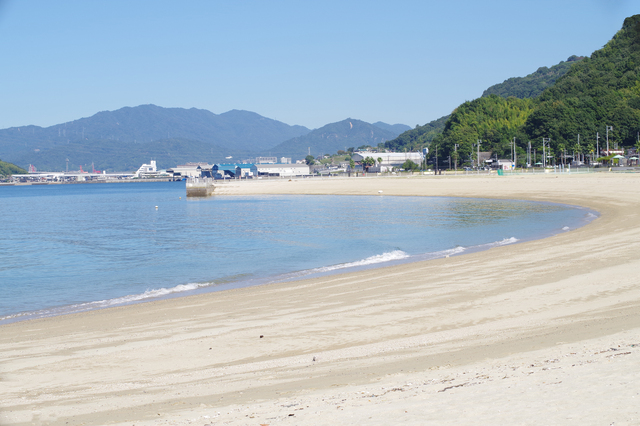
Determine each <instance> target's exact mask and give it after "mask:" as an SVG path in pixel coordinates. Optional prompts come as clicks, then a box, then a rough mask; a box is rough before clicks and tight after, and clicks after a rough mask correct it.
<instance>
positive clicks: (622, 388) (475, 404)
mask: <svg viewBox="0 0 640 426" xmlns="http://www.w3.org/2000/svg"><path fill="white" fill-rule="evenodd" d="M378 191H383V192H382V196H390V195H419V196H459V197H482V198H507V199H528V200H546V201H554V202H563V203H568V204H575V205H581V206H586V207H590V208H593V209H595V210H597V211H598V212H600V213H601V216H600V217H599V218H598V219H596V220H594V221H593V222H592V223H591V224H590V225H588V226H585V227H583V228H580V229H577V230H572V231H569V232H565V233H561V234H559V235H557V236H554V237H551V238H547V239H544V240H538V241H531V242H526V243H521V244H515V245H509V246H503V247H497V248H494V249H491V250H488V251H484V252H480V253H471V254H465V255H462V256H455V257H450V258H445V259H437V260H432V261H427V262H418V263H412V264H406V265H399V266H390V267H386V268H380V269H374V270H366V271H359V272H352V273H346V274H341V275H332V276H327V277H321V278H315V279H308V280H302V281H297V282H288V283H280V284H272V285H264V286H259V287H254V288H246V289H239V290H231V291H226V292H221V293H211V294H206V295H198V296H192V297H183V298H179V299H171V300H162V301H157V302H150V303H144V304H139V305H131V306H125V307H118V308H112V309H105V310H100V311H94V312H88V313H82V314H75V315H67V316H60V317H55V318H46V319H39V320H32V321H25V322H19V323H14V324H7V325H3V326H0V425H31V424H56V425H57V424H60V425H81V424H85V425H102V424H118V425H120V424H121V425H165V424H166V425H188V424H194V425H207V424H209V425H214V424H216V425H217V424H237V425H244V424H247V425H264V424H269V425H275V424H290V425H317V424H327V425H329V424H349V425H356V424H358V425H359V424H376V425H389V424H415V425H425V424H433V425H440V424H452V425H454V424H455V425H459V424H474V425H475V424H509V425H511V424H531V425H534V424H535V425H540V424H580V425H584V424H587V425H591V424H593V425H609V424H615V425H625V424H628V425H637V424H640V408H639V407H640V368H639V367H638V366H640V278H639V277H638V275H639V274H640V176H635V175H633V174H614V173H595V174H588V175H587V174H585V175H576V174H571V175H569V174H566V175H555V174H538V175H516V176H500V177H499V176H493V175H492V176H424V177H418V176H414V177H410V178H407V177H403V178H398V177H394V178H351V179H337V178H330V179H325V180H312V179H294V180H291V181H288V180H277V181H250V182H240V183H230V184H226V185H223V186H221V187H220V188H218V189H217V192H218V195H216V196H232V195H233V194H356V195H378V194H379V192H378ZM225 194H228V195H225ZM399 202H401V200H400V201H399ZM34 297H37V295H34ZM261 336H262V337H261Z"/></svg>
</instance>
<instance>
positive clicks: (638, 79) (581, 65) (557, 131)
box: [525, 15, 640, 148]
mask: <svg viewBox="0 0 640 426" xmlns="http://www.w3.org/2000/svg"><path fill="white" fill-rule="evenodd" d="M539 100H540V103H539V105H538V106H537V107H536V110H535V111H534V112H533V113H532V114H531V115H530V117H529V119H528V120H527V123H526V125H525V130H526V133H527V135H528V137H529V138H530V139H531V140H535V141H540V140H541V139H542V138H543V137H544V138H551V141H552V147H555V148H558V147H562V146H563V147H565V148H569V147H572V146H573V145H574V144H575V143H576V141H577V135H578V134H580V135H581V140H582V141H588V143H592V144H595V142H596V132H598V133H599V134H600V136H601V137H602V136H603V135H604V133H605V131H606V130H605V129H606V126H613V132H610V133H609V138H610V140H613V141H615V142H617V143H619V144H622V145H624V146H632V145H634V144H635V141H636V138H637V132H638V131H640V15H635V16H632V17H630V18H627V19H625V22H624V25H623V27H622V29H621V30H620V31H619V32H618V33H617V34H616V35H615V37H614V38H613V39H612V40H611V41H610V42H609V43H607V45H605V46H604V47H603V48H602V49H600V50H598V51H596V52H594V53H593V54H592V55H591V57H590V58H586V59H584V60H583V61H580V62H578V63H576V64H575V65H574V66H573V67H572V68H571V69H570V70H569V72H567V74H565V75H564V76H563V77H562V78H560V79H558V81H557V82H556V84H555V85H554V86H553V87H551V88H549V89H548V90H546V91H545V92H544V93H543V94H542V95H541V96H540V98H539ZM600 142H602V140H601V141H600Z"/></svg>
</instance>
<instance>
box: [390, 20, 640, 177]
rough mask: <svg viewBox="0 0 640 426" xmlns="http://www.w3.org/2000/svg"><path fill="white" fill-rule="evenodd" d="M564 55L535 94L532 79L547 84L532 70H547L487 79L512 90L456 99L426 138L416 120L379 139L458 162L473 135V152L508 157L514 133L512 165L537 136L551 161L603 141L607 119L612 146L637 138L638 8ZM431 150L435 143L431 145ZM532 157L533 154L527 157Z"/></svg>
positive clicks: (468, 156) (467, 156) (473, 157)
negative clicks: (588, 47) (598, 43)
mask: <svg viewBox="0 0 640 426" xmlns="http://www.w3.org/2000/svg"><path fill="white" fill-rule="evenodd" d="M569 59H570V60H569V61H568V62H566V63H562V64H560V66H556V67H558V68H556V67H552V68H551V70H554V71H553V72H554V73H556V74H557V73H559V72H561V71H562V70H565V73H564V75H561V76H560V77H558V78H557V80H555V83H553V82H550V83H549V84H552V85H551V86H549V87H547V88H546V89H545V90H544V91H543V92H542V94H541V95H540V96H538V97H530V98H527V96H534V95H535V94H537V92H536V90H537V89H536V90H533V88H534V86H537V85H542V84H547V83H545V81H547V80H539V81H538V82H537V83H535V78H534V77H535V74H540V76H539V77H541V78H542V77H545V75H546V76H547V77H548V76H549V75H550V74H551V70H548V71H545V70H544V69H542V71H541V70H538V72H536V73H534V75H532V76H528V77H527V78H524V79H522V80H507V82H505V83H509V84H504V85H502V86H500V87H494V88H495V89H496V90H495V91H496V92H498V93H499V94H502V95H505V94H513V95H516V96H515V97H514V96H511V97H507V98H505V97H503V96H498V95H497V94H495V93H492V94H488V95H486V96H484V97H481V98H479V99H476V100H474V101H470V102H465V103H464V104H462V105H460V106H459V107H458V108H457V109H456V110H455V111H454V112H453V113H452V114H451V116H450V117H449V118H448V120H447V121H446V124H445V126H444V128H443V130H442V133H441V134H439V135H436V136H435V137H433V138H432V139H431V143H429V142H427V140H426V138H425V134H426V132H425V131H424V130H423V129H421V128H416V129H413V130H412V131H410V132H406V133H404V134H402V135H400V136H399V137H398V138H396V139H395V140H393V141H389V142H388V143H387V145H388V146H389V147H393V148H395V149H400V150H401V149H402V148H406V147H410V148H411V149H416V148H420V147H421V146H424V145H426V146H429V145H434V144H436V145H437V146H438V148H439V149H438V150H437V152H438V157H439V158H440V159H441V161H442V160H445V159H447V157H448V156H451V158H452V159H454V160H455V159H456V157H457V159H459V161H458V164H463V163H465V162H466V163H474V162H476V161H477V151H478V148H477V145H476V143H477V141H478V140H480V141H481V145H480V151H481V152H486V151H491V152H492V156H494V157H498V158H511V152H512V149H513V145H512V144H513V142H514V138H515V151H516V153H517V159H518V163H519V164H520V165H522V164H523V163H524V161H525V154H526V149H527V147H528V145H529V143H531V146H532V149H533V150H536V151H537V153H538V155H539V154H540V153H541V152H542V140H543V138H545V139H547V138H548V139H549V140H550V147H551V153H552V155H553V157H554V158H555V159H556V161H557V162H559V161H561V156H562V154H563V153H565V152H566V153H567V154H568V155H569V156H571V155H572V154H573V153H574V152H582V153H585V154H589V153H593V152H594V151H595V147H596V135H599V137H600V139H599V146H600V149H603V147H604V146H605V144H606V141H605V134H606V128H607V126H612V127H613V130H611V131H610V132H609V143H610V146H611V147H612V148H613V147H614V146H615V145H616V144H618V145H619V146H623V147H631V146H634V145H637V144H638V145H640V143H639V142H638V139H640V138H639V134H640V15H635V16H632V17H630V18H627V19H625V22H624V25H623V27H622V29H621V30H620V31H619V32H618V33H617V34H616V35H615V36H614V38H613V39H612V40H611V41H610V42H609V43H607V44H606V45H605V46H604V48H602V49H600V50H598V51H596V52H594V53H593V54H592V55H591V57H589V58H584V59H581V58H575V57H572V58H569ZM567 67H568V70H567V69H566V68H567ZM529 77H530V78H529ZM548 81H550V80H548ZM548 81H547V82H548ZM516 83H517V84H516ZM534 83H535V84H534ZM498 89H499V90H498ZM518 96H520V97H523V99H519V98H518ZM578 135H580V145H578V143H577V142H578ZM456 145H457V150H456ZM431 152H435V150H434V149H433V148H432V149H431ZM562 158H563V160H564V159H566V158H565V157H562ZM538 160H539V157H538V158H537V159H533V161H534V162H535V161H538Z"/></svg>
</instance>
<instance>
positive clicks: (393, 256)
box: [309, 250, 409, 274]
mask: <svg viewBox="0 0 640 426" xmlns="http://www.w3.org/2000/svg"><path fill="white" fill-rule="evenodd" d="M408 257H409V255H408V254H407V253H405V252H403V251H402V250H394V251H390V252H388V253H382V254H377V255H375V256H371V257H367V258H366V259H362V260H357V261H355V262H349V263H340V264H338V265H332V266H323V267H321V268H314V269H310V270H309V273H312V274H315V273H318V272H320V273H322V272H330V271H335V270H337V269H346V268H354V267H356V266H366V265H375V264H376V263H384V262H391V261H392V260H400V259H406V258H408Z"/></svg>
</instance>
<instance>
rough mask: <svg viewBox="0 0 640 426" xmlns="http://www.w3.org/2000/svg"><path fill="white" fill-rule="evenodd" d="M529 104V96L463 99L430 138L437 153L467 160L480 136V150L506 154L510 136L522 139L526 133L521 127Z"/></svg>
mask: <svg viewBox="0 0 640 426" xmlns="http://www.w3.org/2000/svg"><path fill="white" fill-rule="evenodd" d="M533 106H534V100H532V99H518V98H515V97H509V98H507V99H505V98H502V97H500V96H497V95H490V96H488V97H485V98H478V99H476V100H473V101H470V102H465V103H464V104H462V105H460V106H459V107H458V108H456V110H455V111H454V112H453V114H451V116H450V117H449V119H448V120H447V123H446V124H445V127H444V131H443V132H442V134H440V135H438V136H437V137H436V138H434V141H433V143H434V144H437V145H438V148H439V152H438V155H439V156H442V157H443V158H447V156H449V155H451V158H456V156H457V158H459V159H461V160H462V161H465V160H468V159H469V158H470V156H471V154H472V153H475V152H477V147H475V148H474V144H477V142H478V140H481V145H480V150H481V151H492V152H494V153H496V154H497V155H498V157H500V158H504V157H506V158H509V157H510V152H511V146H510V143H511V141H513V138H514V137H515V138H516V140H522V139H523V138H525V137H526V135H525V134H524V133H523V131H522V128H523V126H524V124H525V123H526V121H527V118H528V117H529V115H530V114H531V113H532V111H533ZM456 144H457V145H458V147H457V150H456V147H455V145H456Z"/></svg>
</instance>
